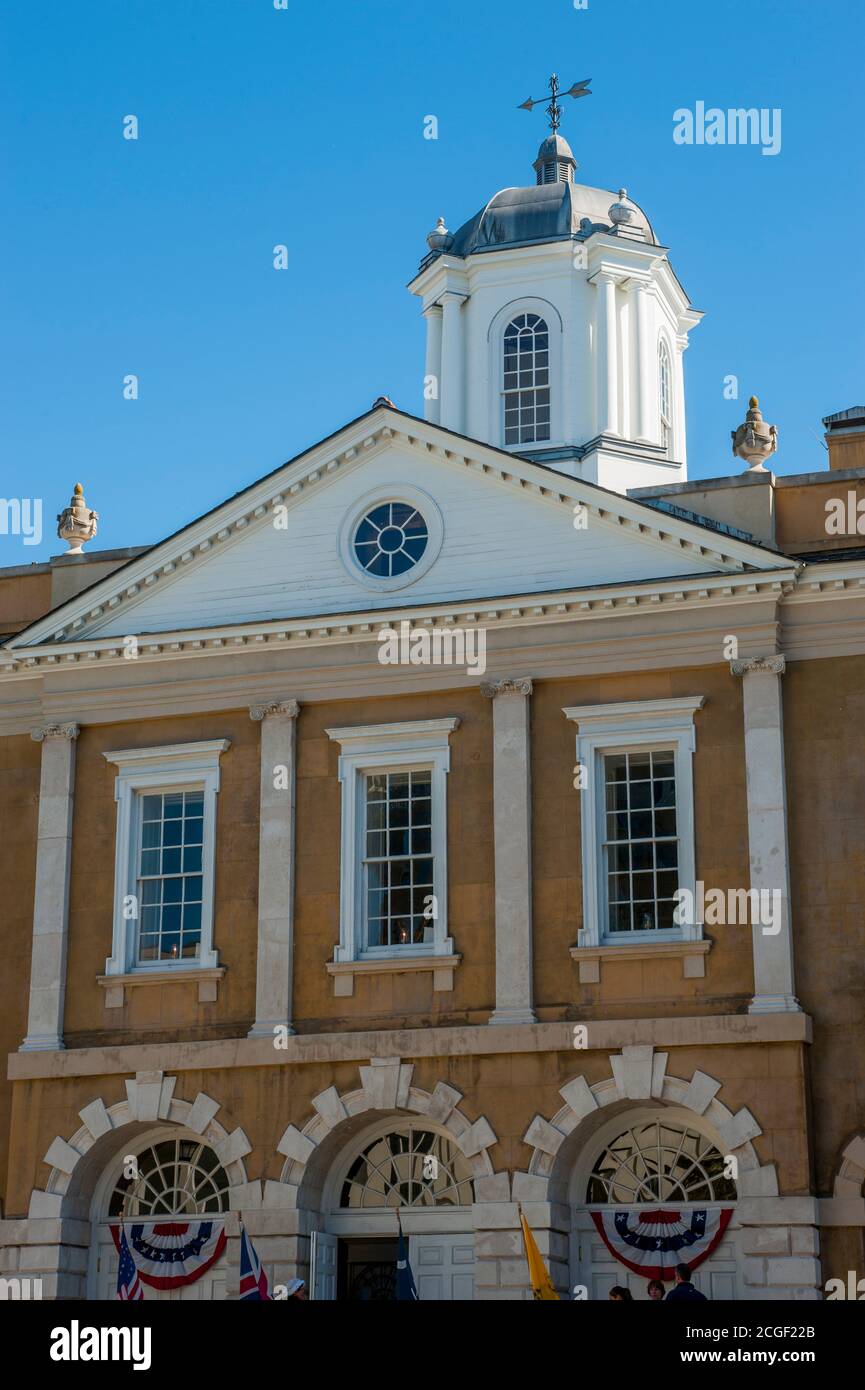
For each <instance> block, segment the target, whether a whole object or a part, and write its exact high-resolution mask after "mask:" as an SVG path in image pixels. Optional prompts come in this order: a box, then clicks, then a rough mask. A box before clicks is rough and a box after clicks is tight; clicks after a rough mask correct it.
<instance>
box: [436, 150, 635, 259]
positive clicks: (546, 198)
mask: <svg viewBox="0 0 865 1390" xmlns="http://www.w3.org/2000/svg"><path fill="white" fill-rule="evenodd" d="M554 142H556V145H555V146H554ZM559 143H560V144H562V145H565V146H566V147H567V145H566V142H565V141H564V140H562V138H561V136H549V137H548V139H547V140H545V141H544V145H550V146H551V148H552V149H555V148H557V145H558V144H559ZM541 149H543V145H542V146H541ZM616 198H617V194H616V193H612V192H610V191H609V190H608V189H604V188H588V187H586V186H585V185H584V184H579V183H541V184H536V185H534V186H530V187H528V188H503V189H502V190H501V192H499V193H496V194H495V195H494V196H493V197H492V198H491V199H490V200H489V202H488V203H487V204H486V206H485V207H483V208H482V209H481V211H480V212H478V213H476V214H475V216H474V217H472V218H470V219H469V221H468V222H465V223H463V225H462V227H460V228H459V230H458V231H457V232H455V233H454V237H453V241H452V243H451V245H450V246H449V247H448V255H451V256H463V257H464V256H471V255H472V254H473V253H475V252H478V251H499V250H503V249H504V248H505V247H509V246H526V245H530V244H532V243H534V242H545V241H563V240H565V239H567V238H571V237H587V236H590V235H591V234H592V232H595V231H611V230H612V226H611V223H610V219H609V208H610V205H611V204H612V203H614V202H615V201H616ZM634 206H635V208H636V216H635V217H634V219H633V222H632V223H631V230H632V231H633V230H634V229H638V230H639V231H641V232H642V233H643V235H644V236H645V238H646V240H647V241H648V242H650V243H652V244H653V245H657V244H658V243H657V241H656V238H655V234H654V231H653V230H652V225H651V223H650V222H649V219H648V218H647V217H646V215H645V213H644V212H643V211H642V209H641V208H639V207H637V206H636V204H634Z"/></svg>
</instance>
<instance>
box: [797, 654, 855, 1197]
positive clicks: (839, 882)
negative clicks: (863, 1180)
mask: <svg viewBox="0 0 865 1390" xmlns="http://www.w3.org/2000/svg"><path fill="white" fill-rule="evenodd" d="M863 717H865V657H861V656H855V657H836V658H833V659H832V660H831V661H828V660H827V661H809V662H793V663H791V664H790V665H789V666H788V667H787V674H786V676H785V677H784V735H785V751H786V757H787V791H788V811H789V820H790V862H791V866H792V898H793V932H794V941H795V952H796V990H797V994H798V996H799V999H800V1001H801V1004H802V1007H803V1008H804V1009H805V1010H806V1011H807V1012H808V1013H810V1014H811V1015H812V1016H813V1019H814V1043H813V1047H812V1049H811V1091H812V1097H813V1106H814V1124H813V1129H814V1146H815V1156H816V1172H817V1183H818V1188H817V1190H818V1192H819V1193H820V1194H821V1195H824V1196H828V1195H830V1194H831V1192H832V1184H833V1182H834V1178H835V1175H836V1174H837V1172H838V1168H839V1165H840V1157H841V1151H842V1149H843V1148H844V1146H845V1144H846V1143H847V1142H848V1141H849V1140H850V1139H852V1138H853V1137H854V1135H856V1134H862V1133H865V832H863V814H865V733H863V729H865V722H863Z"/></svg>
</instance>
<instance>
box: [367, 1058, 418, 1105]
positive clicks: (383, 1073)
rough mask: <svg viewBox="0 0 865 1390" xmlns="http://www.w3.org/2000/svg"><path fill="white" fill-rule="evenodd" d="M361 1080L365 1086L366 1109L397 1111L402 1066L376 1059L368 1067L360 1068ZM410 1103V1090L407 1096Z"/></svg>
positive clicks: (394, 1062) (395, 1062)
mask: <svg viewBox="0 0 865 1390" xmlns="http://www.w3.org/2000/svg"><path fill="white" fill-rule="evenodd" d="M359 1070H360V1080H361V1085H362V1086H363V1093H364V1098H365V1100H366V1108H367V1109H368V1110H395V1109H396V1108H397V1096H398V1094H399V1088H400V1084H399V1083H400V1064H399V1062H398V1061H397V1060H394V1061H385V1060H382V1061H379V1060H378V1059H376V1058H374V1059H373V1062H372V1064H371V1065H370V1066H368V1067H360V1068H359ZM405 1100H406V1102H407V1101H408V1088H406V1095H405Z"/></svg>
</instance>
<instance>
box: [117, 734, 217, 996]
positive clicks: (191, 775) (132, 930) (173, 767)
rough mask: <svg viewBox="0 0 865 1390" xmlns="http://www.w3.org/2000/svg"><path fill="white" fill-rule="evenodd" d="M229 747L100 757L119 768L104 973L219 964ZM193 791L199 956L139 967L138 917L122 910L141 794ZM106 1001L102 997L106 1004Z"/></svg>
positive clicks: (131, 889)
mask: <svg viewBox="0 0 865 1390" xmlns="http://www.w3.org/2000/svg"><path fill="white" fill-rule="evenodd" d="M230 744H231V740H230V739H227V738H222V739H207V740H204V741H202V742H201V743H179V744H175V745H173V746H172V745H163V746H161V747H155V748H123V749H119V750H114V751H112V752H106V753H104V754H103V756H104V757H105V759H106V761H107V762H109V763H114V764H115V766H117V767H118V768H119V769H120V771H119V775H118V776H117V777H116V778H115V780H114V799H115V801H116V802H117V834H116V840H115V859H114V924H113V932H112V950H111V955H110V956H109V957H108V958H107V960H106V962H105V974H106V975H116V976H126V975H130V974H132V973H135V974H138V973H139V972H141V973H148V972H156V971H160V972H164V971H165V970H166V969H171V970H172V971H177V973H178V975H180V973H181V972H183V971H185V970H188V971H191V972H192V973H193V974H195V972H197V971H201V970H203V969H204V970H207V969H213V968H215V967H217V966H218V965H219V953H218V952H217V951H216V950H215V949H214V946H213V892H214V878H215V853H216V795H217V792H218V791H219V759H220V756H221V755H222V753H224V752H225V751H226V749H227V748H229V747H230ZM192 789H200V790H201V791H203V793H204V835H203V849H202V855H201V870H202V905H201V949H200V953H199V956H198V958H197V959H195V960H191V961H188V962H186V961H177V962H176V964H171V965H170V966H169V965H167V963H166V962H165V961H153V962H152V963H151V964H139V963H138V962H136V960H135V948H136V932H137V922H138V919H129V920H127V919H125V918H124V914H123V909H124V899H125V898H127V897H128V896H129V895H133V896H134V895H135V885H136V880H137V863H136V850H137V845H138V829H139V814H140V794H141V793H142V792H147V791H149V792H155V791H163V790H170V791H181V790H192ZM119 987H120V984H119V982H118V988H119ZM110 997H111V996H110V995H106V1000H108V999H109V998H110Z"/></svg>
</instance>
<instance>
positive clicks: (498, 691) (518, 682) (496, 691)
mask: <svg viewBox="0 0 865 1390" xmlns="http://www.w3.org/2000/svg"><path fill="white" fill-rule="evenodd" d="M531 693H532V679H531V676H519V677H517V678H515V677H513V676H503V677H501V679H499V680H493V681H484V682H483V683H482V684H481V694H482V695H485V696H486V698H487V699H488V700H494V699H496V698H497V696H499V695H522V696H526V695H531Z"/></svg>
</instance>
